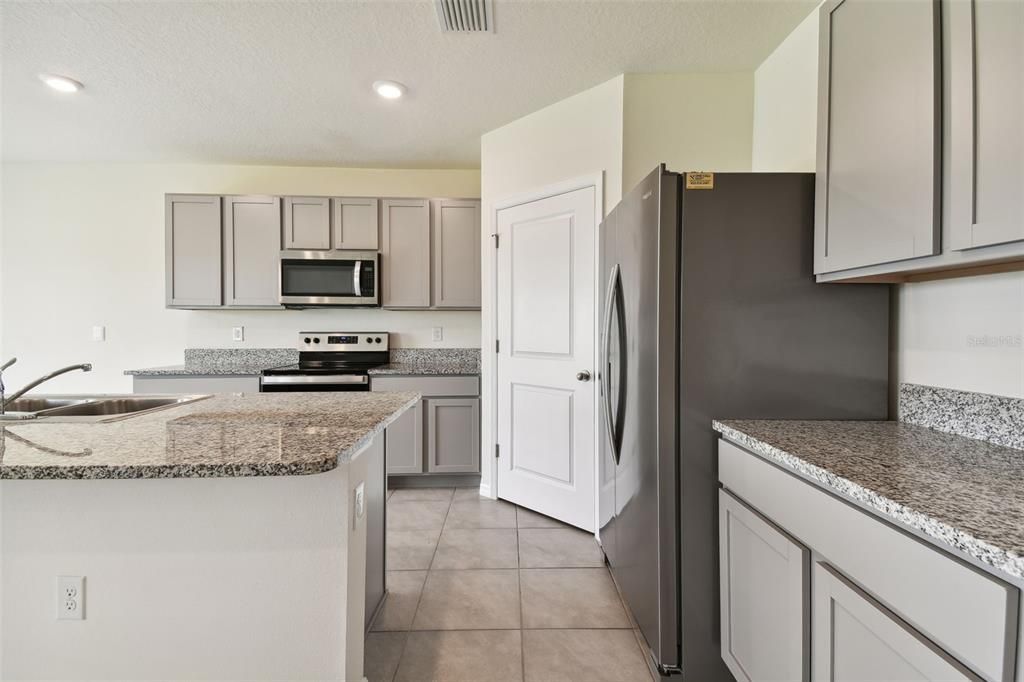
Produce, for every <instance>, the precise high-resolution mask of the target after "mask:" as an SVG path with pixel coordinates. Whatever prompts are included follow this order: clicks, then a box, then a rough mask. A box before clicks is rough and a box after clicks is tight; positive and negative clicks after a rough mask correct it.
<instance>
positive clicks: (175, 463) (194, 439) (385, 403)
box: [0, 392, 419, 479]
mask: <svg viewBox="0 0 1024 682" xmlns="http://www.w3.org/2000/svg"><path fill="white" fill-rule="evenodd" d="M417 400H419V394H417V393H390V392H389V393H367V392H360V393H344V392H343V393H330V392H326V393H251V394H227V395H216V396H212V397H210V398H207V399H204V400H200V401H198V402H194V403H188V404H185V405H182V406H181V407H175V408H171V409H166V410H160V411H157V412H152V413H150V414H145V415H139V416H137V417H131V418H128V419H124V420H121V421H116V422H109V423H105V424H104V423H96V422H93V423H88V422H86V423H83V422H78V423H61V422H56V421H53V422H36V423H31V422H28V423H26V422H20V423H17V424H15V423H11V424H7V425H4V426H2V427H0V479H5V478H6V479H53V478H79V479H81V478H210V477H232V476H296V475H303V474H316V473H322V472H325V471H330V470H331V469H334V468H335V467H337V466H338V465H339V464H344V463H347V462H348V461H350V460H351V459H352V457H353V456H354V455H356V454H357V453H358V452H359V451H360V449H361V448H362V447H363V445H365V444H366V443H368V442H369V441H370V440H371V439H372V438H373V437H374V436H375V435H376V434H378V433H380V432H381V431H383V430H384V428H385V427H386V426H387V425H388V424H390V423H391V422H392V421H394V420H395V419H397V418H398V417H399V416H400V415H401V414H402V413H403V412H405V411H406V410H407V409H409V408H410V407H412V406H413V405H414V404H415V403H416V401H417Z"/></svg>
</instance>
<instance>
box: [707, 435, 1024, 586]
mask: <svg viewBox="0 0 1024 682" xmlns="http://www.w3.org/2000/svg"><path fill="white" fill-rule="evenodd" d="M714 428H715V430H716V431H719V432H720V433H721V434H722V435H723V436H725V438H727V439H728V440H730V441H733V442H734V443H736V444H738V445H740V446H742V447H744V448H746V449H747V450H750V451H752V452H754V453H756V454H758V455H761V456H762V457H764V458H765V459H767V460H769V461H771V462H774V463H775V464H778V465H781V466H782V467H784V468H786V469H789V470H792V471H794V472H796V473H797V474H799V475H800V476H802V477H803V478H806V479H809V480H810V481H811V482H812V483H815V484H817V485H819V486H820V487H822V488H825V489H826V490H828V491H830V492H833V493H837V494H839V495H840V496H842V497H844V498H847V499H849V500H851V501H853V502H855V503H856V504H858V505H860V506H863V507H866V508H867V509H869V510H871V511H873V512H875V513H876V514H878V515H879V516H881V517H883V518H885V519H887V520H890V521H893V522H896V523H898V524H900V525H902V526H905V527H908V528H910V529H912V530H914V531H916V532H917V533H918V534H919V535H922V536H924V537H926V538H928V539H930V540H932V541H933V542H934V543H935V544H937V545H940V546H945V547H949V548H952V549H954V550H959V551H960V552H963V553H965V554H967V555H969V556H971V557H973V558H974V559H976V560H978V561H979V562H980V563H981V564H983V565H986V566H990V567H991V568H993V569H995V570H997V571H1000V572H1003V573H1006V574H1007V575H1009V576H1011V577H1012V578H1016V579H1018V580H1020V579H1024V452H1022V451H1021V450H1016V449H1013V448H1008V447H1004V446H1001V445H995V444H993V443H988V442H985V441H981V440H974V439H971V438H965V437H963V436H958V435H953V434H948V433H942V432H939V431H934V430H932V429H929V428H926V427H923V426H916V425H913V424H905V423H902V422H878V421H783V420H742V421H741V420H737V421H716V422H714Z"/></svg>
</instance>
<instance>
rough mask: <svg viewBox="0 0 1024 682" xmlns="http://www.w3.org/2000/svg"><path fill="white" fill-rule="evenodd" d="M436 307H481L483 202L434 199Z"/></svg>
mask: <svg viewBox="0 0 1024 682" xmlns="http://www.w3.org/2000/svg"><path fill="white" fill-rule="evenodd" d="M433 208H434V307H435V308H479V307H480V202H479V201H476V200H466V199H436V200H434V207H433Z"/></svg>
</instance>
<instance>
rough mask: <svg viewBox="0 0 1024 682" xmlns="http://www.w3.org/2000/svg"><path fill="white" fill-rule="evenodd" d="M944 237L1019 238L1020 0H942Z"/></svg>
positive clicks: (969, 241)
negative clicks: (946, 142)
mask: <svg viewBox="0 0 1024 682" xmlns="http://www.w3.org/2000/svg"><path fill="white" fill-rule="evenodd" d="M946 7H947V11H948V23H949V40H950V51H949V69H950V90H951V92H950V97H949V106H950V146H951V149H950V182H949V192H950V216H949V221H948V225H949V229H950V232H951V235H950V236H951V239H950V243H951V246H952V247H953V249H956V250H961V249H969V248H973V247H977V246H988V245H991V244H1001V243H1004V242H1011V241H1017V240H1021V239H1024V151H1022V150H1024V124H1022V123H1021V122H1022V121H1024V76H1022V75H1021V74H1022V72H1024V2H1020V1H1019V0H956V1H954V2H950V3H948V5H947V6H946Z"/></svg>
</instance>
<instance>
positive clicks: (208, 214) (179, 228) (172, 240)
mask: <svg viewBox="0 0 1024 682" xmlns="http://www.w3.org/2000/svg"><path fill="white" fill-rule="evenodd" d="M164 204H165V230H166V244H165V246H166V264H165V267H166V271H165V272H166V280H167V291H166V297H167V306H168V307H182V308H202V307H216V306H220V305H221V303H222V299H221V224H220V221H221V213H220V204H221V200H220V197H211V196H202V195H194V194H168V195H167V196H166V197H164Z"/></svg>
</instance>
